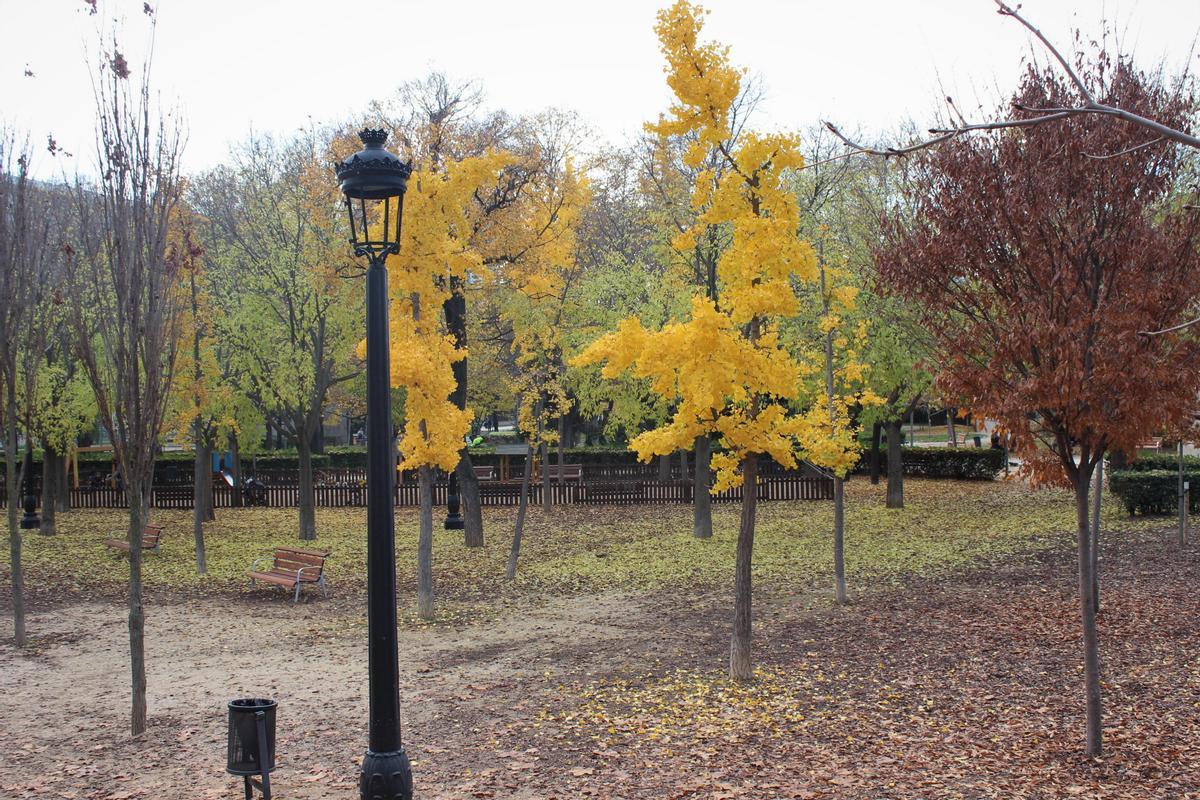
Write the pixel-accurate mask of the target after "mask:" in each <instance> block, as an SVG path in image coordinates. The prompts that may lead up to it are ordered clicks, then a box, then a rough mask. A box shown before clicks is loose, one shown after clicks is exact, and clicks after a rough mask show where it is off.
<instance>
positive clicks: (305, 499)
mask: <svg viewBox="0 0 1200 800" xmlns="http://www.w3.org/2000/svg"><path fill="white" fill-rule="evenodd" d="M296 452H297V453H299V455H300V539H301V540H302V541H306V542H311V541H314V540H315V539H316V538H317V498H316V493H315V492H314V491H313V470H312V451H311V450H310V449H309V437H308V436H307V435H305V433H304V432H303V431H299V432H297V434H296Z"/></svg>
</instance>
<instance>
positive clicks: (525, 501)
mask: <svg viewBox="0 0 1200 800" xmlns="http://www.w3.org/2000/svg"><path fill="white" fill-rule="evenodd" d="M532 473H533V448H532V447H529V448H528V450H527V451H526V453H525V466H524V468H523V469H522V470H521V500H520V502H519V503H518V504H517V524H516V525H515V526H514V527H513V540H512V547H511V548H510V549H509V551H508V567H507V569H505V571H504V577H505V578H507V579H508V580H510V581H511V580H513V579H514V578H516V577H517V558H518V557H520V555H521V534H522V533H523V532H524V530H525V511H526V509H528V508H529V478H530V476H531V475H532Z"/></svg>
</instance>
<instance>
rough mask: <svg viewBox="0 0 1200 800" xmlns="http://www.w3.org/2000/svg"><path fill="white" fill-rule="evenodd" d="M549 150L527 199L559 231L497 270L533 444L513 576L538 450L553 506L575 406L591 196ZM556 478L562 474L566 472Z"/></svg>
mask: <svg viewBox="0 0 1200 800" xmlns="http://www.w3.org/2000/svg"><path fill="white" fill-rule="evenodd" d="M547 155H548V158H547V160H548V162H549V163H550V164H551V165H557V166H556V168H555V167H554V166H551V168H548V169H545V170H543V171H541V173H540V174H539V175H538V176H537V177H536V179H535V180H534V181H533V185H532V186H531V188H530V191H529V192H528V198H529V201H530V202H529V207H530V208H531V209H532V210H533V212H534V213H533V223H532V227H533V228H534V229H536V230H548V231H555V232H556V233H555V235H553V236H551V237H546V238H544V239H542V240H541V243H540V244H539V246H537V247H535V248H533V249H532V250H530V251H529V253H528V254H527V255H526V257H525V258H523V259H521V260H520V261H517V262H513V263H511V264H509V265H508V266H507V268H506V269H497V270H495V271H494V272H493V277H494V279H495V280H497V281H503V282H504V283H506V284H507V288H508V289H509V291H508V292H507V296H506V298H505V303H504V305H503V309H502V312H501V313H502V316H503V317H504V318H505V320H506V321H507V322H508V324H509V325H510V326H511V329H512V344H511V351H512V356H513V362H514V363H513V366H514V372H515V375H514V377H513V379H512V387H513V392H514V394H515V395H516V396H517V397H518V398H519V402H518V419H517V427H518V428H519V429H520V430H521V432H522V433H524V434H525V437H526V441H527V448H528V449H527V451H526V455H525V467H524V472H523V474H522V478H521V497H520V502H519V506H518V509H517V522H516V526H515V528H514V530H513V539H512V546H511V548H510V551H509V559H508V567H507V570H506V575H507V578H508V580H512V579H513V578H514V577H515V575H516V570H517V558H518V557H519V556H520V552H521V535H522V530H523V527H524V523H525V513H526V509H527V506H528V503H529V481H530V473H531V464H532V461H533V457H534V453H535V452H536V451H537V450H538V449H539V448H540V450H541V454H542V505H543V510H544V511H547V512H548V511H549V510H550V506H551V501H550V472H551V470H550V460H549V452H550V445H551V444H553V443H556V442H557V443H558V444H559V455H558V463H559V464H560V465H561V464H562V457H563V450H562V425H563V420H564V418H565V415H566V413H567V412H568V411H569V410H570V408H571V399H570V397H569V396H568V393H567V387H566V384H565V377H566V365H565V363H564V360H563V349H564V343H563V327H564V325H563V323H564V317H565V316H566V313H567V310H568V306H569V305H570V304H571V303H572V302H573V293H572V291H571V290H572V286H573V284H574V283H575V281H576V280H577V278H578V277H579V272H580V270H579V265H578V263H577V260H576V253H575V247H576V231H577V226H578V223H579V217H580V212H581V210H582V209H583V207H584V205H586V203H587V198H588V189H587V183H586V181H585V180H584V179H583V178H581V177H580V176H579V175H578V174H577V172H576V170H575V168H574V166H573V165H572V163H571V161H570V159H569V157H568V153H567V152H559V153H553V152H552V153H549V154H547ZM553 417H557V418H558V422H559V429H558V430H557V431H554V430H551V429H550V426H549V422H550V419H551V418H553ZM559 479H560V481H561V474H560V476H559Z"/></svg>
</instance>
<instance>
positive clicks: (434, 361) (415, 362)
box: [387, 152, 509, 619]
mask: <svg viewBox="0 0 1200 800" xmlns="http://www.w3.org/2000/svg"><path fill="white" fill-rule="evenodd" d="M508 159H509V157H508V156H506V155H504V154H502V153H493V152H489V153H485V154H483V155H480V156H473V157H470V158H465V159H462V160H459V161H452V162H449V163H446V164H441V165H439V164H434V163H432V162H431V161H428V160H422V161H421V162H418V164H417V165H416V166H415V168H414V169H413V173H412V177H411V178H410V179H409V182H408V191H407V193H406V194H405V197H404V220H405V224H404V228H403V233H402V235H401V237H400V252H399V253H397V254H395V255H392V256H389V257H388V260H387V267H388V283H389V286H390V287H391V293H392V298H391V305H392V313H391V318H392V327H391V366H392V385H393V386H395V387H402V388H404V390H405V403H404V417H405V427H404V432H403V434H402V436H401V438H400V454H401V464H400V466H401V467H402V468H404V469H416V470H417V474H418V481H419V491H420V531H419V534H418V539H417V613H418V615H419V616H421V617H422V618H424V619H432V617H433V481H434V470H435V469H443V470H447V471H449V470H453V469H454V468H455V466H456V465H457V464H458V460H459V451H460V450H461V449H462V442H463V439H464V438H465V437H466V435H467V433H468V432H469V430H470V427H471V419H472V413H471V412H470V411H469V410H464V409H460V408H459V407H458V406H457V405H456V404H455V403H454V402H453V401H452V400H451V394H452V393H453V392H454V389H455V386H456V383H455V378H454V371H453V364H454V363H455V362H456V361H459V360H461V359H463V358H465V357H466V355H467V354H466V350H465V349H463V348H459V347H457V346H456V345H455V342H454V338H453V337H452V336H451V335H449V334H448V333H447V332H446V330H445V323H444V317H443V315H442V306H443V304H444V303H445V301H446V299H447V298H449V296H450V289H449V286H450V279H451V278H459V279H460V280H466V277H467V275H468V273H471V272H478V271H479V269H480V268H481V267H482V258H481V256H480V255H479V252H478V250H477V249H476V248H474V247H472V246H471V241H470V237H471V233H472V230H473V228H472V220H471V209H472V208H473V203H474V200H473V197H474V195H475V192H476V191H477V190H478V189H479V188H480V187H481V186H484V185H486V184H487V183H489V182H493V181H495V179H496V175H497V174H498V172H499V171H500V170H501V169H503V168H504V165H505V164H506V163H507V162H508Z"/></svg>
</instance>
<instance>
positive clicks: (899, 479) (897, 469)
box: [887, 420, 904, 508]
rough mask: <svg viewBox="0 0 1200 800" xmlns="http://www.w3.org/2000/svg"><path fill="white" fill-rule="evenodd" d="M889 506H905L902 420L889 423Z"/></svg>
mask: <svg viewBox="0 0 1200 800" xmlns="http://www.w3.org/2000/svg"><path fill="white" fill-rule="evenodd" d="M887 440H888V441H887V444H888V454H887V507H888V508H904V456H903V455H902V453H901V452H900V421H899V420H891V421H889V422H888V424H887Z"/></svg>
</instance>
